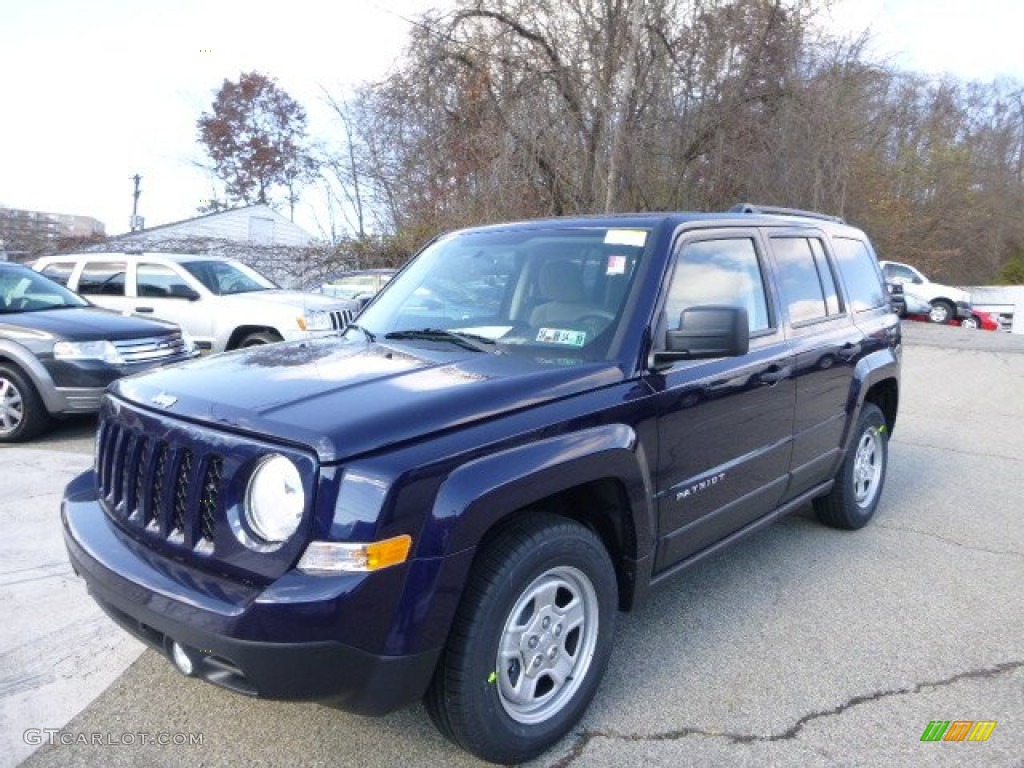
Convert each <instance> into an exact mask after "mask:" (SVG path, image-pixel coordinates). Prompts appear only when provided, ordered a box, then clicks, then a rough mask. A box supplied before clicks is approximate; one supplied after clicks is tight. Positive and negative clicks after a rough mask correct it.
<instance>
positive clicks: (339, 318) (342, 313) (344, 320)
mask: <svg viewBox="0 0 1024 768" xmlns="http://www.w3.org/2000/svg"><path fill="white" fill-rule="evenodd" d="M330 315H331V328H332V329H333V330H335V331H343V330H345V328H346V327H347V326H348V324H349V323H351V322H352V318H353V317H354V316H355V312H353V311H352V310H351V309H340V310H337V309H336V310H332V311H331V313H330Z"/></svg>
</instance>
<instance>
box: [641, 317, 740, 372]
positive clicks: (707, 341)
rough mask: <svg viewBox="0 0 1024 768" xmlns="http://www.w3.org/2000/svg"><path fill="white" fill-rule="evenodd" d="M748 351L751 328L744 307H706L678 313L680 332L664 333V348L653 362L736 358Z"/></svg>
mask: <svg viewBox="0 0 1024 768" xmlns="http://www.w3.org/2000/svg"><path fill="white" fill-rule="evenodd" d="M749 349H750V326H749V321H748V320H747V310H746V309H744V308H743V307H727V306H719V305H707V306H700V307H690V308H689V309H684V310H683V311H682V312H681V313H679V330H676V331H666V332H665V349H664V350H659V351H656V352H655V353H654V361H655V363H666V362H671V361H673V360H701V359H707V358H713V357H738V356H739V355H745V354H747V350H749Z"/></svg>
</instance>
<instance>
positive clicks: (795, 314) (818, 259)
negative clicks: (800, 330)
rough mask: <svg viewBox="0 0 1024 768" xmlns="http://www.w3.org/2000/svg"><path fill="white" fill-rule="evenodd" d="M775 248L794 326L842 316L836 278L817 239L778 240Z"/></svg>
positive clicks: (774, 240)
mask: <svg viewBox="0 0 1024 768" xmlns="http://www.w3.org/2000/svg"><path fill="white" fill-rule="evenodd" d="M772 249H773V250H774V252H775V256H776V259H777V260H778V263H779V279H780V282H781V285H782V297H783V299H784V300H785V302H786V306H787V307H788V309H789V320H790V322H791V323H794V324H795V323H804V322H810V321H813V320H823V319H824V318H826V317H828V316H830V315H838V314H841V309H840V303H839V296H838V294H837V292H836V282H835V276H834V275H833V274H832V268H831V267H830V266H829V263H828V259H827V258H826V256H825V249H824V247H823V246H822V244H821V242H820V241H819V240H818V239H817V238H807V237H776V238H772Z"/></svg>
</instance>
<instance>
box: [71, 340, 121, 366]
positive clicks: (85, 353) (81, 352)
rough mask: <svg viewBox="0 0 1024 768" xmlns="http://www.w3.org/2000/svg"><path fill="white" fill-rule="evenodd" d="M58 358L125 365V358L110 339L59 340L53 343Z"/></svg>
mask: <svg viewBox="0 0 1024 768" xmlns="http://www.w3.org/2000/svg"><path fill="white" fill-rule="evenodd" d="M53 356H54V358H56V359H57V360H102V361H103V362H105V363H112V364H113V365H124V358H123V357H121V353H120V352H118V351H117V347H115V346H114V345H113V344H111V343H110V342H109V341H58V342H57V343H56V344H54V345H53Z"/></svg>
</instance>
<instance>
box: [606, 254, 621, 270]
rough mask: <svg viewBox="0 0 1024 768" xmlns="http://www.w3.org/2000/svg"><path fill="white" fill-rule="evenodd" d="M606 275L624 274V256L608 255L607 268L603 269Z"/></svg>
mask: <svg viewBox="0 0 1024 768" xmlns="http://www.w3.org/2000/svg"><path fill="white" fill-rule="evenodd" d="M605 274H606V275H624V274H626V257H625V256H615V255H612V256H609V257H608V269H606V270H605Z"/></svg>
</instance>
